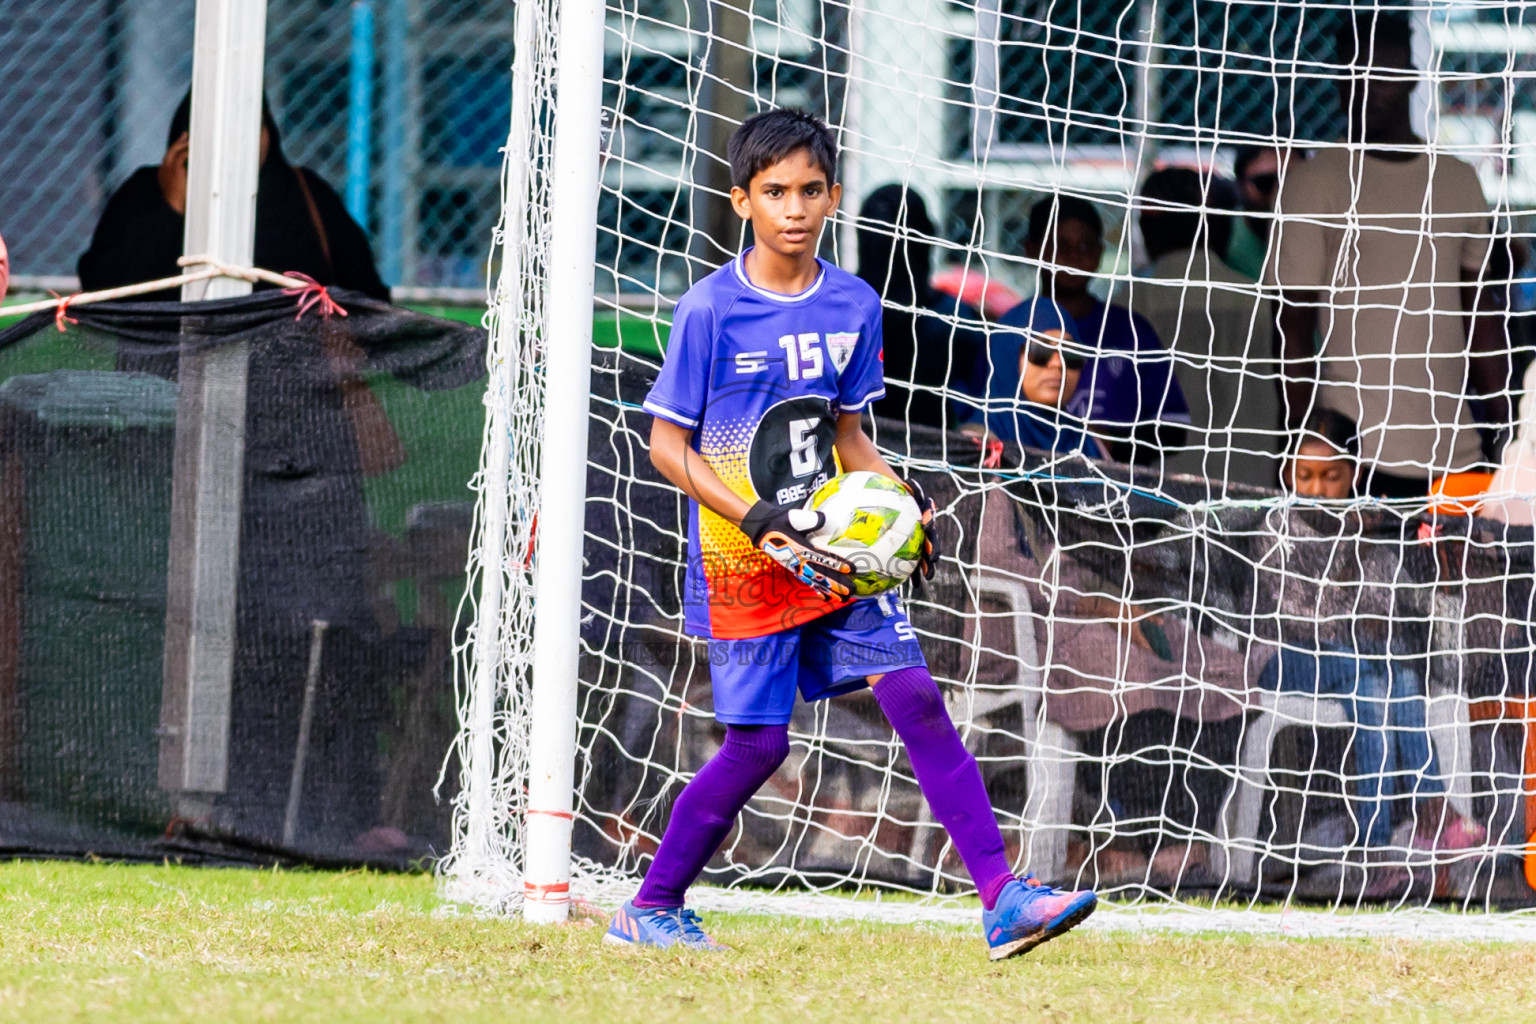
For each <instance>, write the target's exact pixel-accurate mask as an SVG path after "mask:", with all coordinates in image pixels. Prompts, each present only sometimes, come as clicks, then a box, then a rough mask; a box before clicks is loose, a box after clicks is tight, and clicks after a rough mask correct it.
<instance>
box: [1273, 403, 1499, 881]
mask: <svg viewBox="0 0 1536 1024" xmlns="http://www.w3.org/2000/svg"><path fill="white" fill-rule="evenodd" d="M1359 452H1360V438H1359V434H1358V432H1357V431H1356V428H1355V423H1354V421H1353V420H1351V419H1350V418H1349V417H1348V416H1345V415H1343V414H1342V413H1339V412H1335V411H1334V410H1332V409H1316V410H1313V412H1312V413H1311V415H1309V416H1308V418H1307V421H1306V424H1305V425H1304V426H1303V428H1302V431H1301V437H1300V439H1299V440H1298V442H1297V444H1296V447H1295V449H1294V451H1293V453H1292V455H1291V458H1290V461H1289V463H1288V465H1287V466H1286V470H1285V485H1286V487H1287V489H1289V490H1290V491H1291V492H1292V493H1293V494H1296V495H1298V496H1299V497H1303V498H1309V499H1313V500H1322V501H1344V500H1346V499H1348V498H1349V497H1351V496H1352V495H1353V494H1354V490H1355V483H1356V479H1357V477H1358V475H1359V469H1360V463H1359ZM1318 521H1322V520H1318ZM1345 522H1346V520H1344V519H1340V520H1339V523H1340V527H1341V529H1342V528H1343V526H1344V524H1345ZM1324 542H1325V543H1326V542H1327V539H1326V538H1325V539H1324ZM1281 625H1282V630H1281V634H1280V637H1279V639H1280V642H1281V646H1280V650H1279V652H1278V653H1276V654H1275V655H1273V656H1272V657H1271V658H1270V659H1269V661H1268V663H1267V664H1265V666H1264V668H1263V669H1262V671H1260V673H1259V685H1260V686H1261V687H1263V688H1265V689H1267V690H1274V691H1277V692H1281V693H1307V694H1314V695H1318V696H1324V697H1337V698H1340V700H1339V706H1340V707H1341V708H1343V710H1344V712H1345V714H1347V715H1348V716H1349V719H1350V721H1351V722H1353V723H1354V724H1355V726H1356V730H1355V735H1354V741H1353V749H1354V762H1355V768H1354V774H1355V776H1356V783H1355V797H1356V798H1355V799H1354V800H1352V801H1350V809H1351V811H1352V812H1353V814H1354V817H1355V823H1356V827H1357V829H1358V836H1359V841H1360V842H1362V843H1363V844H1364V845H1365V846H1366V847H1368V848H1375V849H1380V848H1382V847H1385V846H1389V845H1390V844H1391V842H1392V815H1391V810H1390V808H1389V806H1388V804H1387V801H1388V800H1390V799H1391V798H1392V797H1394V796H1396V795H1398V794H1399V791H1400V789H1401V787H1402V786H1403V785H1404V782H1405V781H1406V782H1407V783H1408V785H1409V786H1411V791H1412V796H1413V797H1414V798H1415V799H1416V800H1418V801H1420V806H1419V808H1418V811H1417V813H1416V815H1415V821H1416V827H1415V830H1414V838H1413V845H1414V847H1415V848H1417V849H1424V850H1431V849H1442V850H1447V849H1450V850H1461V849H1466V848H1467V847H1469V846H1473V845H1476V844H1477V843H1480V842H1482V840H1483V836H1484V829H1483V827H1482V826H1481V825H1478V824H1476V823H1475V822H1471V821H1468V820H1467V819H1465V818H1463V817H1461V816H1460V815H1459V814H1457V813H1456V812H1455V811H1454V810H1452V809H1450V808H1449V807H1448V806H1446V805H1445V799H1444V793H1445V782H1444V780H1443V778H1442V777H1441V775H1440V767H1439V764H1438V762H1437V760H1436V758H1435V751H1434V748H1433V747H1432V746H1431V745H1430V741H1429V730H1428V727H1427V725H1426V713H1427V712H1426V704H1425V693H1424V683H1423V679H1422V677H1421V676H1420V674H1419V671H1418V670H1417V669H1416V668H1415V667H1413V665H1412V664H1411V662H1410V660H1408V659H1404V658H1393V657H1390V656H1389V655H1387V654H1371V655H1366V654H1362V653H1360V652H1359V651H1356V650H1352V649H1349V648H1346V647H1343V646H1340V645H1338V644H1337V643H1333V642H1328V641H1325V640H1323V639H1322V638H1321V637H1320V636H1319V635H1318V632H1319V631H1318V627H1317V623H1315V622H1303V621H1295V620H1288V619H1287V620H1282V623H1281ZM1406 882H1407V876H1406V873H1404V872H1402V871H1401V870H1398V871H1388V872H1385V873H1383V874H1382V875H1381V876H1380V877H1379V878H1378V880H1377V881H1376V882H1375V883H1373V884H1372V886H1371V889H1370V890H1368V891H1369V892H1370V893H1371V894H1372V895H1378V896H1385V895H1390V894H1392V893H1393V892H1395V891H1396V890H1397V889H1399V888H1401V886H1402V885H1403V884H1405V883H1406Z"/></svg>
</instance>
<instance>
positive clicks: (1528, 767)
mask: <svg viewBox="0 0 1536 1024" xmlns="http://www.w3.org/2000/svg"><path fill="white" fill-rule="evenodd" d="M1468 715H1469V717H1470V718H1471V719H1472V721H1474V722H1494V721H1503V722H1519V723H1521V724H1522V725H1524V726H1525V780H1524V782H1523V784H1522V785H1521V787H1520V788H1521V789H1522V790H1523V791H1524V793H1525V884H1526V885H1528V886H1530V887H1531V888H1532V889H1536V700H1532V701H1525V700H1498V699H1497V698H1494V699H1490V700H1475V701H1472V703H1471V705H1470V706H1469V708H1468Z"/></svg>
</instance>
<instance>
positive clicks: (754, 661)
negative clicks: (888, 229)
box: [605, 110, 1097, 960]
mask: <svg viewBox="0 0 1536 1024" xmlns="http://www.w3.org/2000/svg"><path fill="white" fill-rule="evenodd" d="M727 157H728V159H729V161H730V165H731V182H732V188H731V203H732V205H733V206H734V207H735V210H736V213H737V215H738V216H740V217H741V218H742V219H743V220H750V221H751V223H752V236H753V240H754V242H755V244H754V245H753V246H752V247H751V248H749V249H747V250H746V251H745V252H743V253H741V254H740V255H739V256H737V257H736V259H734V260H732V261H731V262H730V263H729V264H728V265H726V266H724V267H721V268H720V269H719V270H717V271H715V272H714V273H713V274H711V275H709V276H708V277H706V278H705V279H704V280H702V281H700V282H699V283H698V284H696V285H694V287H693V288H691V289H689V291H688V293H687V294H686V295H684V296H683V298H682V300H681V301H680V302H679V303H678V305H677V310H676V314H675V316H674V319H673V323H672V335H671V342H670V344H669V345H668V348H667V355H666V361H665V363H664V365H663V366H662V369H661V373H660V375H659V376H658V377H657V379H656V384H655V386H654V387H653V388H652V389H651V392H650V394H649V396H648V397H647V398H646V401H645V408H646V409H647V410H648V411H649V412H650V413H651V414H652V416H653V417H655V419H654V422H653V424H652V428H651V460H652V462H654V463H655V465H656V468H657V469H659V470H660V471H661V473H662V475H664V476H665V477H666V478H667V479H668V480H670V481H671V482H672V483H674V484H676V485H677V486H678V487H680V488H681V489H682V490H683V492H684V493H686V494H687V495H688V497H689V498H690V499H692V501H691V503H690V515H689V522H688V576H687V584H686V591H685V594H684V613H685V620H686V628H687V629H688V631H689V632H690V633H693V634H694V635H697V636H702V637H707V638H710V640H711V644H710V676H711V682H712V684H713V690H714V706H715V717H716V719H718V720H719V721H720V722H722V723H723V724H724V725H725V727H726V730H725V742H724V743H723V744H722V745H721V747H720V750H719V752H718V753H716V754H715V756H714V757H712V758H711V759H710V760H709V762H708V763H707V764H705V765H704V767H703V768H701V769H700V770H699V773H698V774H697V775H695V776H694V778H693V780H692V781H691V782H689V783H688V785H687V786H685V787H684V788H683V791H682V793H681V794H680V795H679V796H678V798H677V802H676V804H675V805H674V806H673V808H672V818H671V821H670V822H669V823H668V825H667V828H666V832H665V834H664V835H663V836H662V840H661V846H660V848H659V849H658V850H657V851H656V859H655V860H654V862H653V863H652V864H651V867H650V871H649V872H647V874H646V876H645V880H644V882H643V883H642V884H641V886H640V891H639V893H638V894H637V895H636V896H635V898H634V899H633V900H631V901H630V902H629V903H627V904H625V905H624V907H623V908H621V909H620V910H619V911H618V912H617V913H616V914H615V915H614V917H613V922H612V924H611V926H610V927H609V929H608V933H607V935H606V936H605V941H607V942H611V943H617V944H627V945H642V946H672V945H677V944H681V945H683V946H689V947H694V948H699V949H717V948H719V947H718V946H717V945H716V944H715V943H714V942H713V941H712V940H711V939H710V938H709V936H708V935H706V934H705V933H704V930H703V929H702V928H701V927H700V923H699V918H698V916H697V915H696V914H694V913H693V912H692V911H690V910H686V909H685V908H684V906H683V897H684V894H685V893H686V891H687V889H688V886H689V885H691V884H692V883H693V881H694V880H695V879H697V878H698V876H699V874H700V872H702V871H703V870H704V866H705V865H706V864H707V863H708V862H709V860H710V858H711V857H713V856H714V854H715V852H716V851H717V850H718V849H719V848H720V845H721V843H723V842H724V841H725V838H726V836H727V835H728V834H729V833H730V830H731V826H732V825H733V823H734V822H735V820H736V816H737V814H739V813H740V811H741V810H742V808H743V807H745V806H746V804H747V801H748V800H749V799H750V798H751V796H752V794H753V793H755V792H756V791H757V790H758V788H759V787H760V786H762V785H763V783H765V782H766V781H767V780H768V779H769V777H770V776H772V774H773V773H774V771H776V770H777V769H778V767H779V765H780V764H781V763H783V761H784V759H785V757H787V756H788V755H789V720H790V711H791V710H792V709H793V707H794V702H795V693H796V691H797V690H798V691H799V693H800V694H801V695H802V696H803V697H804V698H805V699H806V700H821V699H824V698H827V697H835V696H838V695H840V694H845V693H851V692H853V691H855V690H858V689H861V688H863V687H864V686H865V684H866V683H867V684H869V685H870V686H872V687H873V689H874V697H875V701H876V702H877V703H878V704H879V705H880V709H881V710H882V711H883V712H884V713H885V715H886V717H887V718H888V719H889V720H890V722H891V725H892V727H893V728H894V729H895V730H896V734H897V735H898V736H899V737H900V738H901V741H902V743H903V744H905V746H906V749H907V755H908V758H909V759H910V760H911V763H912V770H913V772H914V773H915V774H916V776H917V782H918V785H919V787H920V788H921V789H922V792H923V796H924V797H925V798H926V799H927V801H928V803H929V806H930V807H931V808H932V810H933V814H934V817H935V818H937V819H938V821H939V822H940V823H941V824H942V825H943V826H944V827H945V828H946V829H947V830H948V832H949V836H950V838H951V840H952V841H953V842H954V844H955V847H956V849H958V850H959V852H960V856H961V858H962V859H963V860H964V862H965V866H966V870H968V871H969V872H970V874H971V878H972V879H973V880H974V881H975V883H976V887H977V889H978V891H979V892H980V894H981V901H982V905H983V907H984V908H985V912H984V914H983V916H982V924H983V931H984V934H985V937H986V940H987V945H988V947H989V948H990V950H991V954H990V955H991V957H992V958H993V959H995V960H1000V959H1002V958H1004V957H1008V956H1014V955H1017V954H1019V953H1023V952H1026V951H1028V950H1029V949H1031V948H1033V947H1034V946H1036V945H1038V944H1039V943H1041V942H1044V941H1046V940H1048V939H1051V938H1054V937H1055V936H1057V935H1060V934H1061V933H1063V932H1065V931H1066V930H1068V929H1069V928H1071V927H1073V926H1074V925H1076V924H1077V923H1078V922H1080V921H1082V920H1083V918H1085V917H1087V916H1088V915H1089V914H1090V913H1092V911H1093V909H1094V906H1095V904H1096V902H1097V898H1096V897H1095V895H1094V894H1093V893H1092V892H1088V891H1083V892H1062V891H1060V890H1057V889H1053V888H1051V887H1049V886H1046V885H1041V884H1040V883H1038V882H1036V881H1035V879H1034V878H1033V876H1027V877H1025V878H1023V879H1018V878H1015V877H1014V875H1013V873H1012V872H1011V871H1010V870H1009V868H1008V861H1007V859H1006V857H1005V855H1004V851H1003V837H1002V833H1001V832H1000V831H999V830H998V827H997V821H996V819H995V818H994V817H993V814H992V805H991V802H990V801H989V800H988V798H987V793H986V789H985V788H984V786H983V785H982V781H981V772H980V771H979V770H978V769H977V767H976V760H975V758H973V757H972V756H971V755H970V753H969V752H968V751H967V750H966V749H965V746H964V744H962V743H961V741H960V736H959V734H958V733H957V732H956V731H955V727H954V724H953V723H952V722H951V721H950V719H949V714H948V712H947V711H946V710H945V707H944V700H943V697H942V695H941V694H940V692H939V687H938V685H937V684H936V683H935V682H934V680H933V677H932V676H931V675H929V674H928V668H927V665H926V663H925V662H924V660H923V654H922V651H921V650H920V649H919V648H918V645H917V642H916V634H915V633H914V632H913V629H912V626H911V624H910V623H909V622H908V621H907V617H906V615H905V614H904V613H903V612H902V610H901V605H900V603H899V601H898V600H897V598H896V595H895V594H894V593H888V594H884V595H881V596H880V597H878V598H868V599H864V600H855V599H853V598H852V596H851V586H850V584H851V571H852V568H853V567H852V566H851V565H850V564H849V563H848V562H846V561H845V560H843V559H842V558H839V557H837V556H836V555H833V554H830V553H828V552H825V551H821V550H819V549H817V548H815V547H814V546H812V544H811V543H810V541H809V540H808V537H807V535H808V534H809V533H811V532H813V531H814V530H815V529H816V528H817V527H818V526H819V525H820V524H821V513H819V512H814V511H808V510H805V509H803V508H801V507H800V506H801V505H803V504H804V502H805V499H806V498H807V497H808V496H809V495H810V494H811V493H812V492H813V491H814V490H815V489H816V488H817V487H819V486H821V484H823V483H825V482H826V481H827V480H828V479H830V478H831V477H832V476H834V475H836V473H837V472H838V471H839V467H840V468H841V470H842V471H844V472H851V471H854V470H873V471H875V472H877V473H882V474H884V475H886V476H888V477H891V478H892V479H894V480H900V478H899V477H897V476H896V474H895V473H893V472H892V471H891V468H890V466H888V465H886V463H885V460H884V459H883V458H881V457H880V454H879V453H878V452H877V451H876V450H875V446H874V444H873V443H871V441H870V440H869V438H868V437H867V436H865V434H864V430H863V425H862V423H861V421H860V413H861V412H862V410H864V409H865V408H866V407H867V406H868V405H869V404H870V402H872V401H874V400H875V399H877V398H879V397H880V396H881V395H883V394H884V393H885V385H884V381H883V379H882V376H881V328H880V323H881V317H880V297H879V296H878V295H876V294H875V292H874V291H873V290H872V289H871V288H870V287H869V285H867V284H865V283H864V282H863V281H862V280H860V279H859V278H857V277H855V276H853V275H852V274H849V273H846V272H844V271H842V270H839V269H838V268H837V267H834V266H831V265H830V264H827V263H824V262H822V261H821V260H819V259H818V258H817V257H816V247H817V243H818V241H819V239H820V236H821V228H822V225H823V223H824V222H825V221H826V218H827V217H828V216H830V215H831V214H832V212H833V211H834V210H835V209H836V208H837V201H838V198H839V196H840V194H841V191H842V190H841V187H840V186H839V185H838V184H837V148H836V143H835V142H834V141H833V138H832V134H831V132H830V131H828V129H827V127H826V125H824V124H822V123H821V122H820V121H819V120H817V119H816V118H814V117H812V116H811V115H809V114H806V113H804V112H801V111H796V110H774V111H769V112H766V113H762V114H758V115H756V116H754V117H751V118H749V119H748V120H747V121H746V122H745V123H744V124H742V126H741V128H740V129H738V130H737V132H736V133H735V135H733V136H732V138H731V141H730V145H729V147H728V150H727ZM834 460H835V461H834ZM902 482H903V483H904V484H905V486H906V487H907V488H908V489H909V490H910V491H911V492H912V494H913V496H914V497H915V498H916V499H917V501H918V504H919V506H921V507H923V508H924V521H925V522H931V520H932V517H933V505H932V503H931V502H929V501H928V500H927V499H926V498H925V497H924V496H923V493H922V491H921V490H920V489H919V488H918V487H917V485H915V484H913V483H910V482H906V481H902ZM930 532H931V531H930ZM937 557H938V552H937V551H936V550H934V549H933V548H931V547H930V548H929V549H928V550H927V551H925V552H924V556H923V558H922V561H921V563H920V565H919V571H920V572H923V573H924V574H925V575H926V576H930V577H931V576H932V573H933V562H934V560H935V559H936V558H937Z"/></svg>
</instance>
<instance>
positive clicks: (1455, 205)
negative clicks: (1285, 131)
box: [1266, 10, 1508, 498]
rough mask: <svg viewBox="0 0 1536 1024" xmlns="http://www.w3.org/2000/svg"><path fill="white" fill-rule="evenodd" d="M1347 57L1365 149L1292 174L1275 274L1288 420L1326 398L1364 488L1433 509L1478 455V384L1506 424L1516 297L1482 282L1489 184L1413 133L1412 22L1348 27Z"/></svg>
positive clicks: (1350, 106) (1337, 152)
mask: <svg viewBox="0 0 1536 1024" xmlns="http://www.w3.org/2000/svg"><path fill="white" fill-rule="evenodd" d="M1335 59H1336V60H1337V61H1338V62H1339V63H1341V64H1346V65H1350V66H1352V67H1353V68H1355V69H1356V73H1355V74H1353V75H1341V76H1340V77H1339V79H1338V87H1339V94H1340V100H1341V104H1342V106H1343V107H1344V109H1345V110H1346V111H1347V113H1348V119H1349V136H1348V137H1349V141H1350V142H1351V143H1352V144H1354V145H1355V146H1356V148H1353V149H1351V148H1344V147H1334V148H1328V149H1325V150H1323V151H1322V152H1321V153H1319V154H1318V155H1317V156H1316V157H1315V158H1313V159H1312V160H1310V161H1308V162H1307V163H1304V164H1297V165H1295V166H1293V167H1290V168H1289V169H1288V170H1287V172H1286V177H1285V181H1284V183H1283V186H1282V188H1281V190H1280V196H1279V200H1278V204H1277V212H1278V213H1279V219H1277V221H1276V222H1275V225H1274V244H1273V246H1272V250H1271V255H1270V261H1269V263H1268V265H1267V269H1266V273H1267V274H1268V275H1269V280H1270V282H1271V283H1273V284H1275V285H1278V286H1279V288H1280V289H1281V294H1282V308H1281V310H1280V315H1279V318H1278V328H1279V332H1280V339H1281V352H1282V358H1283V360H1284V370H1285V399H1286V415H1287V417H1288V419H1289V420H1290V422H1291V423H1293V424H1294V423H1296V422H1299V421H1300V420H1302V419H1303V418H1304V417H1305V416H1306V415H1307V413H1308V412H1309V410H1310V409H1311V408H1312V407H1313V402H1314V400H1315V401H1316V402H1317V404H1318V405H1320V406H1322V407H1325V408H1330V409H1336V410H1338V411H1340V412H1343V413H1344V414H1346V415H1348V416H1350V417H1351V418H1353V419H1354V420H1355V421H1356V422H1358V423H1359V425H1360V442H1361V455H1362V459H1363V462H1364V470H1365V479H1364V483H1363V486H1364V488H1365V490H1366V491H1368V492H1369V493H1371V494H1375V495H1379V496H1383V497H1415V498H1422V497H1424V495H1425V494H1426V493H1427V491H1428V488H1429V480H1430V478H1431V477H1432V476H1439V475H1440V474H1443V473H1447V472H1461V471H1464V470H1467V469H1470V468H1472V467H1473V466H1474V465H1476V464H1478V463H1479V462H1480V461H1481V459H1482V451H1481V444H1482V442H1481V438H1480V437H1479V434H1478V431H1477V430H1476V429H1475V427H1474V426H1473V422H1472V416H1471V413H1470V412H1469V409H1468V403H1467V401H1466V395H1465V394H1464V392H1465V389H1466V385H1467V384H1468V383H1469V382H1470V383H1471V385H1472V386H1473V388H1475V390H1476V391H1477V392H1479V393H1480V394H1481V395H1482V396H1483V408H1484V411H1485V413H1486V415H1487V416H1488V417H1489V419H1490V420H1491V421H1492V422H1493V423H1494V424H1496V425H1503V424H1505V423H1507V422H1508V401H1507V400H1506V397H1505V394H1504V390H1505V386H1506V384H1507V380H1506V376H1507V373H1508V369H1507V366H1508V364H1507V361H1506V354H1505V341H1504V331H1503V328H1502V321H1503V316H1502V313H1501V306H1502V299H1503V297H1504V292H1505V291H1506V290H1507V289H1495V288H1491V287H1490V288H1482V287H1480V285H1479V280H1480V275H1481V271H1482V268H1483V264H1484V262H1485V259H1486V258H1487V255H1488V242H1489V230H1490V228H1489V222H1488V204H1487V202H1486V201H1485V200H1484V198H1483V193H1482V189H1481V187H1480V186H1479V185H1478V180H1477V174H1476V173H1475V172H1474V171H1473V170H1472V168H1471V167H1470V166H1468V165H1467V164H1466V163H1464V162H1462V161H1460V160H1457V159H1454V158H1452V157H1449V156H1446V155H1444V154H1436V155H1435V156H1434V157H1433V158H1431V157H1430V156H1429V155H1428V154H1426V153H1425V151H1424V143H1423V141H1422V140H1420V139H1419V138H1417V137H1416V136H1415V135H1414V134H1413V128H1412V121H1411V118H1410V115H1409V102H1410V99H1411V95H1412V92H1413V88H1414V80H1413V76H1412V74H1411V71H1412V69H1413V54H1412V49H1411V46H1410V38H1409V22H1408V17H1407V15H1406V14H1405V13H1403V12H1401V11H1387V10H1381V11H1375V12H1370V11H1362V12H1360V13H1358V14H1357V16H1356V17H1355V18H1353V19H1349V20H1346V21H1345V22H1344V24H1343V26H1342V27H1341V30H1340V33H1339V36H1338V40H1337V54H1336V58H1335ZM1362 72H1365V73H1362ZM1404 72H1410V73H1409V74H1404ZM1474 310H1477V311H1478V313H1479V314H1481V315H1478V316H1476V317H1473V316H1471V315H1470V314H1471V313H1472V312H1473V311H1474ZM1319 331H1320V332H1321V338H1322V344H1321V351H1320V352H1319V351H1318V350H1317V349H1316V348H1315V347H1314V344H1313V339H1314V337H1315V336H1317V335H1318V333H1319Z"/></svg>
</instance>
